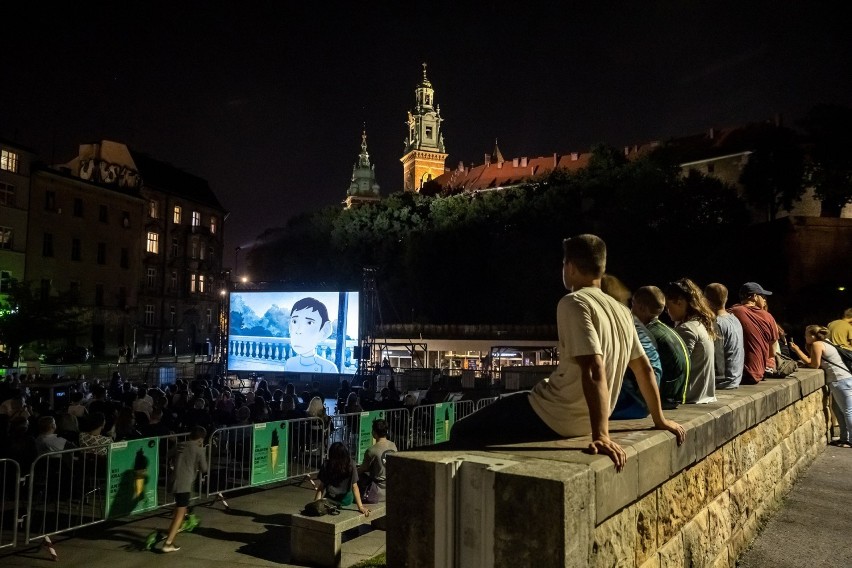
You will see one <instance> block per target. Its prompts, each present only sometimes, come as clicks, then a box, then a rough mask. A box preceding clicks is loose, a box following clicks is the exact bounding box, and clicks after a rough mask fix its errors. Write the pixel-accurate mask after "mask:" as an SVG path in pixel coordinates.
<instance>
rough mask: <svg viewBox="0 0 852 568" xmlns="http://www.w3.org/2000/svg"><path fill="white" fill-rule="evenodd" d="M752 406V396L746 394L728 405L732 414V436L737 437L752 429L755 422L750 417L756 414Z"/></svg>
mask: <svg viewBox="0 0 852 568" xmlns="http://www.w3.org/2000/svg"><path fill="white" fill-rule="evenodd" d="M752 404H753V402H752V399H751V396H750V395H747V394H745V395H743V396H741V397H738V398H737V399H736V400H734V401H732V402H731V403H730V404H729V405H728V407H729V408H730V409H731V414H732V418H731V422H732V429H731V433H732V435H734V436H737V435H739V434H741V433H742V432H745V431H746V430H748V429H749V428H751V427H752V425H753V422H752V420H751V418H750V417H749V413H750V412H751V413H754V409H753V408H752Z"/></svg>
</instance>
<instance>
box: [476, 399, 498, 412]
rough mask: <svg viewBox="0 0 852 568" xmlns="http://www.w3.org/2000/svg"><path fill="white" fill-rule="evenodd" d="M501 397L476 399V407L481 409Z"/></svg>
mask: <svg viewBox="0 0 852 568" xmlns="http://www.w3.org/2000/svg"><path fill="white" fill-rule="evenodd" d="M499 398H500V397H499V396H491V397H488V398H480V399H479V400H477V401H476V409H477V410H481V409H483V408H485V407H486V406H488V405H489V404H491V403H492V402H494V401H495V400H497V399H499Z"/></svg>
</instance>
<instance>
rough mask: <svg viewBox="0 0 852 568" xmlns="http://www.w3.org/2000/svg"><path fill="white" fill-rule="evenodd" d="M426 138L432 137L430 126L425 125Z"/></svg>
mask: <svg viewBox="0 0 852 568" xmlns="http://www.w3.org/2000/svg"><path fill="white" fill-rule="evenodd" d="M426 138H428V139H429V140H431V139H432V127H431V126H427V127H426Z"/></svg>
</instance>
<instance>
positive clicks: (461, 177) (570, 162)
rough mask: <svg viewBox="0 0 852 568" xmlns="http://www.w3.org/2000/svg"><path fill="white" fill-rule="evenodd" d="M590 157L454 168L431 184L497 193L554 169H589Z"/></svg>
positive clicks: (542, 159)
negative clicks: (503, 188) (587, 167)
mask: <svg viewBox="0 0 852 568" xmlns="http://www.w3.org/2000/svg"><path fill="white" fill-rule="evenodd" d="M590 156H591V154H589V153H582V154H566V155H564V156H560V155H558V154H554V155H553V156H540V157H537V158H528V159H526V164H525V165H522V164H524V159H523V158H516V159H514V160H506V161H504V162H501V163H491V164H480V165H478V166H471V167H467V168H464V169H460V168H455V169H452V170H450V171H448V172H445V173H443V174H442V175H440V176H438V177H437V178H435V179H434V180H433V182H434V183H435V184H437V185H438V186H440V187H441V188H452V189H463V190H464V191H477V190H483V189H496V188H499V187H508V186H512V185H518V184H520V183H523V182H525V181H532V180H536V179H540V178H543V177H545V176H547V175H548V174H550V173H551V172H552V171H553V170H554V169H563V170H567V171H576V170H579V169H582V168H584V167H586V166H587V165H588V163H589V157H590ZM515 164H517V165H515Z"/></svg>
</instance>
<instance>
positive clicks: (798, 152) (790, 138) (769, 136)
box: [740, 124, 805, 221]
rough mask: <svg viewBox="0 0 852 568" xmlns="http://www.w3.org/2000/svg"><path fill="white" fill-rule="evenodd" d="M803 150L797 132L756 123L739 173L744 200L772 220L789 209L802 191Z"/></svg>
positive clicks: (803, 189) (803, 172)
mask: <svg viewBox="0 0 852 568" xmlns="http://www.w3.org/2000/svg"><path fill="white" fill-rule="evenodd" d="M804 174H805V163H804V153H803V152H802V149H801V146H800V144H799V140H798V136H797V134H796V133H795V132H794V131H792V130H790V129H789V128H784V127H783V126H777V125H774V124H765V125H760V127H759V129H758V131H757V132H756V139H755V145H754V150H753V151H752V153H751V155H750V156H749V159H748V163H747V164H746V166H745V168H743V172H742V174H741V175H740V183H741V184H742V185H743V188H744V190H745V196H746V199H747V200H748V202H749V203H750V204H752V205H754V206H755V207H757V208H758V209H759V210H762V211H765V212H766V220H767V221H774V220H775V218H776V217H778V213H779V212H780V211H788V212H789V211H790V210H791V209H792V208H793V205H795V203H796V202H797V201H799V199H801V197H802V195H803V194H804V192H805V184H804Z"/></svg>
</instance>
